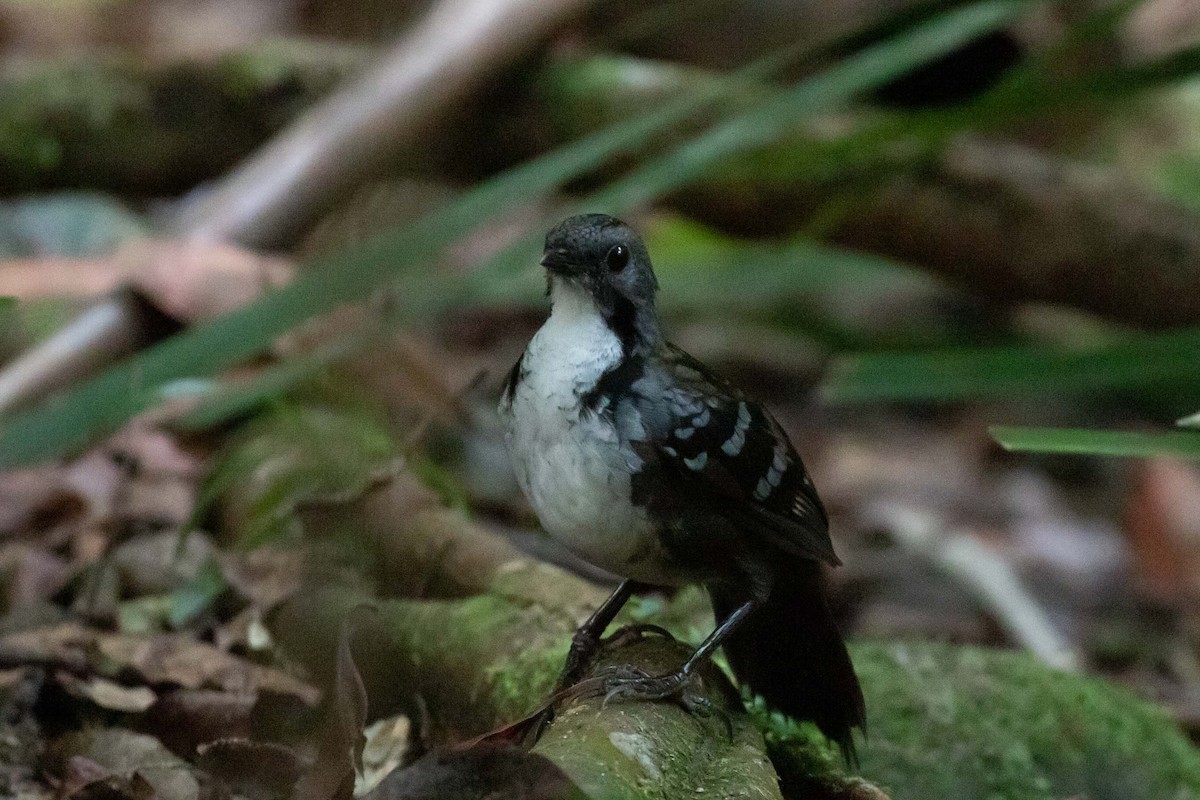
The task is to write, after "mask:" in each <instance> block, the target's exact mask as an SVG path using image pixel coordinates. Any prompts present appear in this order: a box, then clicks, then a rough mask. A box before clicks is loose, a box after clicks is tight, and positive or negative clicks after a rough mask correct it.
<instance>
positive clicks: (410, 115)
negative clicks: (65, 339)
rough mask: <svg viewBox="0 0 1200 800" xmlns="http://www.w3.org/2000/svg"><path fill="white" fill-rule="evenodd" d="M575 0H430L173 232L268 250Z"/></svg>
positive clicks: (523, 52) (448, 108) (442, 114)
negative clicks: (387, 44) (370, 62)
mask: <svg viewBox="0 0 1200 800" xmlns="http://www.w3.org/2000/svg"><path fill="white" fill-rule="evenodd" d="M585 5H586V3H585V2H584V0H440V1H439V2H437V3H435V4H434V6H433V7H432V8H431V10H430V11H429V12H428V13H427V14H426V16H425V17H424V18H423V19H422V20H421V21H420V22H419V23H418V24H417V25H416V26H414V28H413V29H412V30H411V31H409V32H408V33H407V34H406V35H405V36H404V37H402V38H401V39H400V40H399V41H398V42H397V43H396V44H395V46H394V47H393V48H391V49H390V50H389V51H388V52H386V53H384V54H383V55H382V56H381V57H380V59H379V61H378V62H377V63H376V64H375V66H374V67H372V68H371V69H369V70H367V71H366V72H365V73H364V74H362V75H360V76H358V77H356V78H355V79H354V80H353V81H351V82H349V83H348V84H346V86H344V87H343V88H341V89H340V90H339V91H338V92H336V93H335V94H333V95H331V96H330V97H328V98H326V99H325V100H323V101H322V102H321V103H319V104H318V105H317V106H315V107H314V108H312V109H311V110H309V111H308V112H307V113H306V114H305V115H304V116H303V117H302V118H300V119H298V120H297V121H296V122H295V123H293V124H292V125H290V126H289V128H288V129H287V130H286V131H285V132H283V133H282V134H281V135H280V136H278V137H276V138H275V139H273V140H272V141H271V142H270V143H269V144H268V145H267V146H266V147H264V148H262V149H261V150H259V151H258V152H256V153H255V154H254V155H253V156H252V157H251V158H250V159H249V160H247V161H246V162H244V163H243V164H241V165H240V166H239V167H238V168H237V169H236V170H234V171H233V172H232V173H230V174H229V175H228V176H226V177H224V178H222V179H221V181H220V182H219V183H218V184H217V185H216V186H214V187H213V188H212V189H211V190H209V191H208V192H205V193H204V194H202V195H199V196H197V197H195V198H193V199H191V200H189V201H188V202H186V203H185V204H184V205H183V206H182V207H181V208H180V209H179V213H178V216H177V219H176V220H175V227H176V228H177V229H178V230H179V231H181V232H183V233H185V234H187V235H188V236H191V237H193V238H199V239H210V240H225V241H229V242H235V243H238V244H241V245H244V246H251V247H268V246H277V245H280V244H282V243H285V242H288V241H291V240H292V239H294V237H295V234H296V233H297V232H299V231H301V230H303V229H304V228H305V227H306V226H307V225H308V224H310V223H311V222H313V221H314V220H315V219H316V218H317V216H318V215H319V214H320V213H322V212H324V211H326V210H328V209H329V208H330V207H331V206H332V204H333V203H335V202H336V201H337V200H339V199H342V197H343V196H344V195H345V194H347V193H348V192H349V191H350V190H351V189H353V188H355V187H356V186H358V185H359V184H361V183H362V181H364V180H366V179H368V178H370V177H371V176H372V175H374V174H375V173H377V172H378V171H379V170H380V169H381V168H383V167H385V166H387V165H388V164H390V163H392V162H394V160H395V159H396V157H397V156H398V155H400V154H404V153H411V152H419V151H420V150H421V149H422V148H423V147H424V146H425V144H426V142H427V140H429V139H430V138H433V137H432V136H431V134H433V133H435V132H436V131H438V130H439V128H441V127H443V126H444V124H445V122H446V120H447V119H448V118H449V117H450V116H451V115H452V112H453V111H454V110H455V109H456V107H457V106H459V105H460V104H463V103H466V102H469V101H470V100H472V99H473V98H474V97H475V96H476V94H477V93H478V91H479V89H480V88H481V87H482V86H483V85H484V84H485V82H486V81H488V80H491V79H493V78H494V76H495V75H496V74H497V72H498V71H499V70H501V69H502V68H505V67H508V66H510V65H512V64H513V63H514V62H515V61H517V60H518V59H520V58H523V57H525V56H527V55H528V54H529V53H530V52H531V51H532V50H533V49H534V48H535V47H536V46H538V45H539V44H541V43H542V42H543V41H544V40H545V39H546V38H548V37H549V35H550V34H552V33H554V32H556V31H557V30H558V28H559V27H560V26H562V25H563V24H564V23H565V22H567V21H569V20H570V19H571V18H572V17H574V16H575V15H577V14H578V13H580V12H581V11H582V10H583V8H584V6H585Z"/></svg>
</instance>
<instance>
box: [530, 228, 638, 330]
mask: <svg viewBox="0 0 1200 800" xmlns="http://www.w3.org/2000/svg"><path fill="white" fill-rule="evenodd" d="M542 266H544V267H545V268H546V277H547V285H548V288H549V291H550V294H551V297H555V295H556V294H557V290H558V289H559V288H561V289H562V290H564V291H567V292H571V291H574V292H582V293H584V294H586V295H587V296H588V297H590V298H591V300H592V302H593V303H594V305H595V307H596V309H597V310H598V311H599V312H600V314H601V315H602V316H604V318H605V319H606V320H608V321H609V324H610V326H612V327H613V329H614V330H615V331H617V332H618V334H620V335H622V338H623V339H624V338H625V336H626V335H633V334H635V333H637V334H640V335H643V336H651V335H657V319H656V317H655V311H654V293H655V292H656V291H657V290H658V280H657V279H656V278H655V277H654V268H653V267H652V266H651V264H650V253H649V252H647V250H646V245H645V243H643V242H642V238H641V237H640V236H638V235H637V233H635V232H634V230H633V229H632V228H630V227H629V226H628V225H626V224H625V223H624V222H622V221H621V220H619V219H616V218H614V217H610V216H608V215H606V214H580V215H579V216H575V217H568V218H567V219H565V220H563V221H562V222H560V223H559V224H558V225H555V226H554V228H552V229H551V230H550V232H549V233H548V234H546V249H545V252H544V253H543V255H542Z"/></svg>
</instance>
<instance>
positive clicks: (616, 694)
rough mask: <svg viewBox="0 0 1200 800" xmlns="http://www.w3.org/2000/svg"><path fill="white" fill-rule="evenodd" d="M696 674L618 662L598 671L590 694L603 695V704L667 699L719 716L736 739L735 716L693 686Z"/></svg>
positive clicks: (700, 713) (690, 710)
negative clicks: (654, 672) (655, 670)
mask: <svg viewBox="0 0 1200 800" xmlns="http://www.w3.org/2000/svg"><path fill="white" fill-rule="evenodd" d="M694 680H695V676H694V675H691V674H690V673H687V672H684V671H683V670H679V671H677V672H672V673H669V674H667V675H651V674H649V673H648V672H646V671H645V670H643V669H641V668H640V667H635V666H633V665H631V664H617V665H614V666H611V667H608V668H606V669H603V670H601V671H600V672H598V673H597V674H596V675H595V677H594V678H592V679H591V680H589V681H587V683H592V682H593V681H594V683H593V684H592V687H590V689H591V690H590V691H589V692H588V694H590V695H592V696H599V695H603V696H604V700H603V702H602V703H601V705H602V706H607V705H608V704H609V703H611V702H638V701H643V702H645V701H649V702H655V701H667V702H671V703H675V704H676V705H678V706H679V707H681V708H682V709H683V710H685V711H687V712H688V713H690V714H694V715H696V716H698V717H720V719H721V721H722V722H723V723H724V725H725V732H726V734H728V736H729V739H730V740H731V741H732V740H733V719H732V718H731V717H730V716H729V714H727V713H726V712H725V710H724V709H722V708H721V707H720V706H718V705H717V704H716V703H714V702H713V701H712V700H710V699H708V698H707V697H705V696H704V695H702V694H700V693H699V692H697V691H695V690H694V689H693V688H692V684H693V681H694Z"/></svg>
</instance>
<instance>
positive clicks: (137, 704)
mask: <svg viewBox="0 0 1200 800" xmlns="http://www.w3.org/2000/svg"><path fill="white" fill-rule="evenodd" d="M54 680H55V681H57V682H58V684H59V685H60V686H62V687H63V688H64V689H66V690H67V692H68V693H69V694H71V695H73V696H75V697H79V698H83V699H85V700H91V701H92V702H93V703H95V704H96V705H98V706H100V707H101V708H107V709H109V710H110V711H122V712H124V713H126V714H140V713H141V712H143V711H145V710H146V709H148V708H150V706H152V705H154V701H155V700H157V699H158V695H156V694H155V693H154V692H153V691H152V690H150V689H147V688H146V687H145V686H122V685H121V684H119V683H116V682H114V681H110V680H108V679H106V678H100V677H93V678H88V679H87V680H82V679H80V678H78V677H76V676H74V675H72V674H70V673H69V672H58V673H55V675H54Z"/></svg>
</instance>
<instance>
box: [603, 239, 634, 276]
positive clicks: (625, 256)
mask: <svg viewBox="0 0 1200 800" xmlns="http://www.w3.org/2000/svg"><path fill="white" fill-rule="evenodd" d="M604 263H605V264H607V265H608V269H609V271H611V272H620V271H621V270H623V269H625V265H626V264H628V263H629V248H628V247H626V246H625V245H623V244H619V245H616V246H615V247H613V249H611V250H609V251H608V255H607V256H605V257H604Z"/></svg>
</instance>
